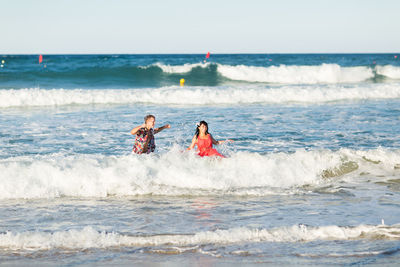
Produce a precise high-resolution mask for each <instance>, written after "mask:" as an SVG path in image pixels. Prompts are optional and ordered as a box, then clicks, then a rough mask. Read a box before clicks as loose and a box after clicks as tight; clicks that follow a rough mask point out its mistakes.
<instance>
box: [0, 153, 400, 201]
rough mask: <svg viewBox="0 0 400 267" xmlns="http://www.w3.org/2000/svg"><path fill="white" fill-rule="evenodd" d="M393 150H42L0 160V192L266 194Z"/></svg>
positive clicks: (356, 167) (378, 163) (322, 182)
mask: <svg viewBox="0 0 400 267" xmlns="http://www.w3.org/2000/svg"><path fill="white" fill-rule="evenodd" d="M399 163H400V151H388V150H384V149H377V150H371V151H353V150H348V149H342V150H340V151H336V152H333V151H329V150H327V151H325V150H321V151H304V150H299V151H297V152H295V153H272V154H266V155H260V154H257V153H248V152H237V153H233V154H232V155H231V157H229V158H226V159H214V158H200V157H198V156H197V155H195V154H194V153H191V151H190V152H184V153H182V152H179V149H178V148H176V147H175V148H173V149H172V150H170V151H168V152H166V153H164V154H161V155H126V156H103V155H75V156H63V155H48V156H36V157H17V158H8V159H2V160H0V180H1V181H2V182H1V183H0V199H14V198H26V199H30V198H54V197H60V196H72V197H106V196H109V195H116V196H130V195H147V194H152V195H215V194H219V195H223V194H225V195H256V196H262V195H269V194H282V193H284V194H286V193H292V192H297V191H298V190H299V189H301V187H302V186H304V185H311V186H314V187H316V188H318V187H319V186H326V185H327V184H330V183H332V182H334V181H336V180H337V179H341V178H339V177H342V176H346V175H347V176H351V177H355V178H357V177H359V174H360V173H361V172H365V173H366V172H368V173H371V174H375V175H376V176H387V177H389V176H392V175H393V171H394V168H395V167H396V166H397V164H399Z"/></svg>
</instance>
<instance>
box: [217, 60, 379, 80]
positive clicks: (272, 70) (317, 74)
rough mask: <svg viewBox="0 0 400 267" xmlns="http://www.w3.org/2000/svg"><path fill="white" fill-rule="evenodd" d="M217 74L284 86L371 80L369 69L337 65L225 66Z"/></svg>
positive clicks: (219, 67) (220, 67)
mask: <svg viewBox="0 0 400 267" xmlns="http://www.w3.org/2000/svg"><path fill="white" fill-rule="evenodd" d="M218 72H219V73H220V74H222V75H223V76H224V77H227V78H229V79H231V80H240V81H248V82H266V83H285V84H317V83H356V82H362V81H366V80H368V79H372V78H373V77H374V72H373V71H372V69H371V68H369V67H341V66H339V65H337V64H322V65H320V66H287V65H280V66H271V67H255V66H244V65H240V66H225V65H218Z"/></svg>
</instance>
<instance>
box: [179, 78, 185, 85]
mask: <svg viewBox="0 0 400 267" xmlns="http://www.w3.org/2000/svg"><path fill="white" fill-rule="evenodd" d="M179 82H180V84H181V86H184V85H185V79H183V78H182V79H181V80H180V81H179Z"/></svg>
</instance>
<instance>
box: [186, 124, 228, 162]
mask: <svg viewBox="0 0 400 267" xmlns="http://www.w3.org/2000/svg"><path fill="white" fill-rule="evenodd" d="M225 142H233V141H232V140H226V141H217V140H215V139H214V138H213V137H212V135H211V134H210V133H208V124H207V122H205V121H201V122H200V124H198V125H197V128H196V133H195V135H194V136H193V139H192V144H191V145H190V146H189V147H188V148H187V150H191V149H192V148H194V146H195V145H197V149H198V151H199V156H201V157H204V156H208V157H209V156H218V157H223V158H225V156H224V155H221V154H220V153H219V152H218V151H217V150H216V149H215V148H213V147H212V145H213V144H214V145H219V144H223V143H225Z"/></svg>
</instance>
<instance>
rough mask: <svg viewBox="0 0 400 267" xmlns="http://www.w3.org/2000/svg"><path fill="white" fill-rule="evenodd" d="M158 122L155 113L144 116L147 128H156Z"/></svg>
mask: <svg viewBox="0 0 400 267" xmlns="http://www.w3.org/2000/svg"><path fill="white" fill-rule="evenodd" d="M155 123H156V117H154V115H150V114H149V115H146V117H144V124H145V125H146V128H147V129H151V128H154V124H155Z"/></svg>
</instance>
